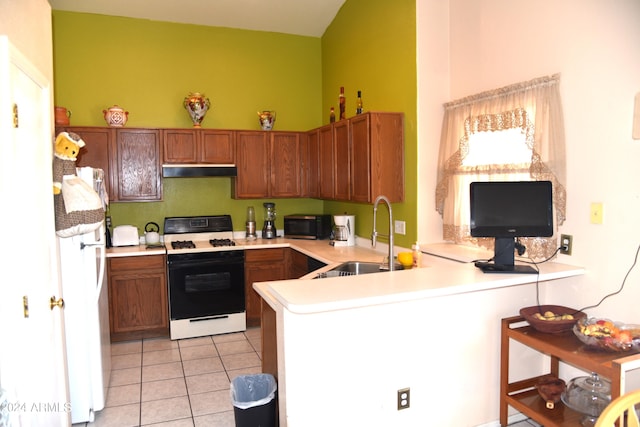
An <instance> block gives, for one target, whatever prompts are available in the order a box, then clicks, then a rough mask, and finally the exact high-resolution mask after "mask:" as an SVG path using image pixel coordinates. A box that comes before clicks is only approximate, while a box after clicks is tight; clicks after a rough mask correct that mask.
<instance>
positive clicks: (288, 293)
mask: <svg viewBox="0 0 640 427" xmlns="http://www.w3.org/2000/svg"><path fill="white" fill-rule="evenodd" d="M447 245H449V244H437V245H435V246H434V247H435V248H437V251H435V252H437V253H438V254H439V256H433V255H430V254H426V253H423V255H422V267H421V268H415V269H410V270H400V271H393V272H383V273H374V274H363V275H359V276H348V277H336V278H326V279H316V280H300V279H295V280H282V281H272V282H261V283H254V285H253V287H254V289H255V290H256V291H257V292H258V294H260V296H262V298H263V299H265V301H266V302H267V303H269V304H270V305H271V306H272V307H273V308H274V309H276V306H277V305H281V306H283V307H284V308H286V309H287V310H289V311H290V312H293V313H299V314H306V313H320V312H326V311H333V310H343V309H349V308H357V307H365V306H371V305H377V304H389V303H396V302H402V301H412V300H416V299H421V298H435V297H442V296H447V295H455V294H462V293H470V292H478V291H486V290H490V289H497V288H504V287H509V286H517V285H523V284H527V283H535V282H536V281H540V282H543V281H547V280H554V279H561V278H565V277H571V276H577V275H582V274H584V273H585V270H584V268H582V267H576V266H571V265H567V264H561V263H556V262H547V263H544V264H539V265H538V268H539V269H540V274H539V275H536V274H504V273H489V274H485V273H483V272H482V271H480V270H479V269H478V268H476V267H475V266H474V265H473V263H471V262H470V261H471V259H469V260H466V259H464V258H473V257H472V256H471V255H473V252H474V250H473V249H472V250H471V251H468V250H467V249H468V248H463V249H462V250H461V249H460V248H459V247H457V245H449V246H447ZM291 246H292V247H294V248H296V249H298V250H301V249H300V248H299V247H297V245H296V244H295V243H292V244H291ZM429 247H430V245H427V246H426V248H427V249H428V248H429ZM345 249H346V250H345ZM447 249H450V250H451V253H452V255H451V257H444V256H443V251H444V252H446V251H447ZM319 251H321V255H322V256H323V257H326V258H325V259H326V260H334V263H333V264H331V265H328V266H327V267H325V268H323V269H322V270H317V272H319V271H324V270H329V269H330V268H331V267H333V266H334V265H335V264H336V263H340V262H344V261H353V260H359V261H375V262H380V261H381V258H380V256H381V254H380V253H379V252H375V251H373V250H371V249H367V248H363V247H351V248H331V247H329V248H319ZM460 252H462V254H463V255H464V256H460ZM478 253H479V254H480V255H481V254H483V253H485V252H483V251H480V252H478ZM311 255H312V256H315V255H314V253H311ZM382 255H384V254H382ZM316 258H318V257H316ZM448 258H449V259H448ZM459 258H463V259H464V262H461V261H454V259H459ZM479 258H480V257H479ZM310 276H311V277H315V274H310V275H308V276H305V278H309V279H311V277H310Z"/></svg>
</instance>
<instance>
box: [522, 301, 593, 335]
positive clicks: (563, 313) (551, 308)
mask: <svg viewBox="0 0 640 427" xmlns="http://www.w3.org/2000/svg"><path fill="white" fill-rule="evenodd" d="M520 315H521V316H522V317H524V319H525V320H526V321H527V322H529V324H530V325H531V327H532V328H533V329H535V330H536V331H539V332H544V333H550V334H558V333H563V332H568V331H570V330H571V328H573V325H574V324H575V323H576V322H577V321H578V320H579V319H582V318H584V317H587V315H586V314H585V313H583V312H581V311H577V310H575V309H573V308H569V307H564V306H561V305H534V306H531V307H525V308H522V309H520Z"/></svg>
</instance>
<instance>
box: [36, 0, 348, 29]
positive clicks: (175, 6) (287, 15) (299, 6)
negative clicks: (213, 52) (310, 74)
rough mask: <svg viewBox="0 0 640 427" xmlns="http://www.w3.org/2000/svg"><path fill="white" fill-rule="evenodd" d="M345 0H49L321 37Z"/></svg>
mask: <svg viewBox="0 0 640 427" xmlns="http://www.w3.org/2000/svg"><path fill="white" fill-rule="evenodd" d="M344 2H345V0H266V1H265V0H49V3H50V4H51V8H52V9H54V10H67V11H72V12H84V13H97V14H101V15H114V16H125V17H130V18H141V19H151V20H154V21H168V22H179V23H185V24H196V25H208V26H216V27H229V28H240V29H246V30H257V31H274V32H279V33H287V34H298V35H303V36H312V37H320V36H322V35H323V34H324V31H325V30H326V29H327V27H328V26H329V24H330V23H331V21H333V18H335V16H336V14H337V13H338V11H339V10H340V7H342V4H343V3H344Z"/></svg>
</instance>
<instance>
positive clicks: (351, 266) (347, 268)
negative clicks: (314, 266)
mask: <svg viewBox="0 0 640 427" xmlns="http://www.w3.org/2000/svg"><path fill="white" fill-rule="evenodd" d="M396 268H398V267H396ZM383 271H389V270H388V268H386V265H383V264H381V263H378V262H361V261H347V262H343V263H342V264H340V265H338V266H336V267H334V268H332V269H331V270H329V271H325V272H324V273H318V276H317V277H316V279H324V278H327V277H340V276H358V275H360V274H371V273H380V272H383Z"/></svg>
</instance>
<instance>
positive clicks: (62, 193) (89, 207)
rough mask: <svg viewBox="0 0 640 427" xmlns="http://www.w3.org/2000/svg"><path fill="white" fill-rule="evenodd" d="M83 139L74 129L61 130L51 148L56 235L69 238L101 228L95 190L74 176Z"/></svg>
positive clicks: (100, 201) (99, 206)
mask: <svg viewBox="0 0 640 427" xmlns="http://www.w3.org/2000/svg"><path fill="white" fill-rule="evenodd" d="M84 146H85V142H84V141H83V140H82V138H80V136H79V135H77V134H75V133H73V132H60V133H59V134H58V136H57V137H56V140H55V143H54V148H53V203H54V208H55V226H56V227H55V228H56V234H57V235H58V236H60V237H71V236H75V235H78V234H84V233H88V232H90V231H94V230H96V229H97V228H99V227H100V225H101V224H102V221H103V220H104V207H103V204H102V200H101V199H100V196H99V195H98V193H96V191H95V190H94V189H93V188H91V186H90V185H89V184H87V183H86V182H85V181H84V180H82V179H81V178H79V177H78V176H77V175H76V160H77V158H78V153H79V152H80V149H81V148H82V147H84Z"/></svg>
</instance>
